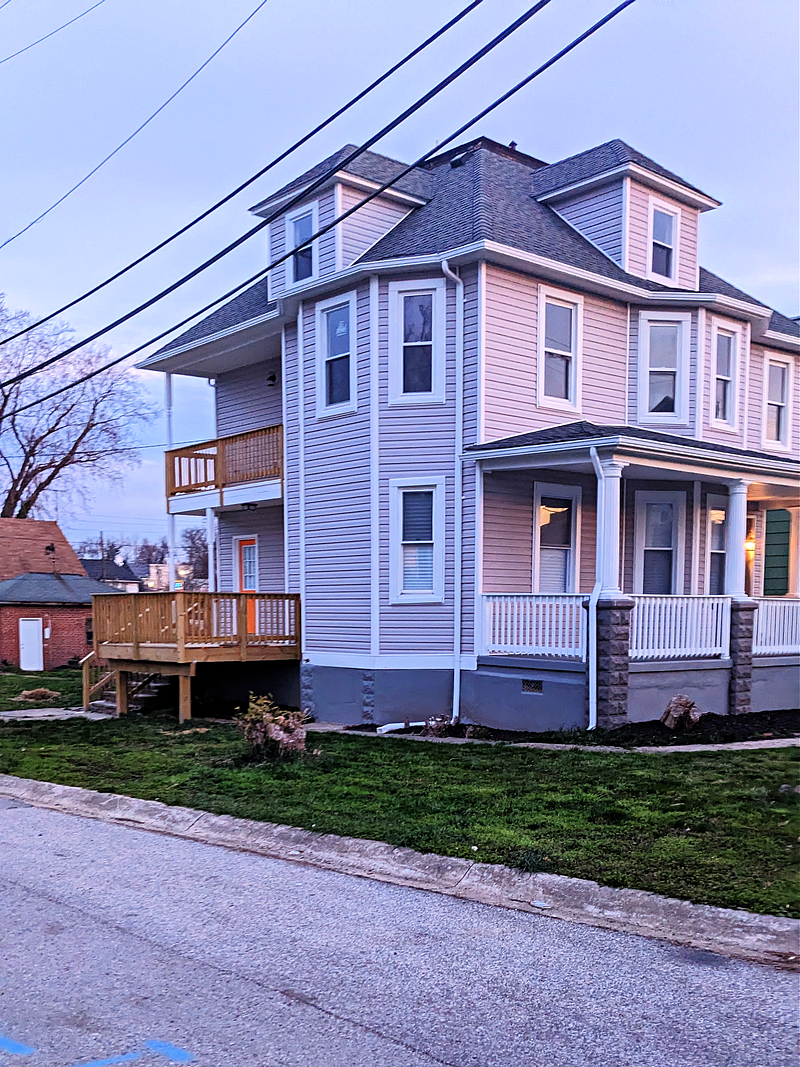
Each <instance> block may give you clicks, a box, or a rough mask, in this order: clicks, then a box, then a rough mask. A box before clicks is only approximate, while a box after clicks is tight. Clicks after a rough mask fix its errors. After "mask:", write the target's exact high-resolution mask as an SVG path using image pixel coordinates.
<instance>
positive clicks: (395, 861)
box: [0, 774, 800, 969]
mask: <svg viewBox="0 0 800 1067" xmlns="http://www.w3.org/2000/svg"><path fill="white" fill-rule="evenodd" d="M0 794H1V795H3V796H8V797H13V798H15V799H17V800H20V801H23V802H25V803H27V804H31V805H34V806H36V807H42V808H49V809H51V810H53V811H60V812H64V813H65V814H69V815H80V816H83V817H85V818H90V819H100V820H102V821H103V822H110V823H116V824H119V825H122V826H129V827H133V828H136V829H140V830H149V831H151V832H154V833H161V834H169V835H171V836H173V837H181V838H186V839H187V840H190V841H199V842H202V843H203V844H208V845H219V846H222V847H224V848H232V849H237V850H240V851H245V852H254V853H256V854H258V855H261V856H269V857H271V858H274V859H281V860H289V861H291V862H294V863H304V864H308V865H310V866H314V867H322V868H324V869H325V870H330V871H338V872H340V873H342V874H352V875H358V876H359V877H362V878H374V879H376V880H378V881H381V882H390V883H392V884H394V885H403V886H409V887H412V888H414V889H426V890H429V891H431V892H434V893H442V894H445V895H446V896H451V897H458V898H459V899H461V900H472V901H477V902H478V903H481V904H489V905H493V906H496V907H504V908H514V909H516V910H518V911H526V912H529V913H538V914H541V915H547V916H549V917H551V918H555V919H566V920H568V921H570V922H579V923H585V924H587V925H589V926H598V927H602V928H604V929H607V930H617V931H620V932H623V933H629V934H638V935H640V936H643V937H655V938H660V939H662V940H665V941H670V942H672V943H674V944H678V945H686V946H690V947H692V948H696V949H706V950H709V951H711V952H718V953H721V954H723V955H725V956H731V957H734V958H737V959H743V960H754V961H756V962H759V963H770V964H777V965H779V966H783V967H789V968H792V969H798V967H799V965H800V921H798V920H796V919H787V918H782V917H780V916H775V915H757V914H755V913H753V912H748V911H739V910H734V909H731V908H714V907H711V906H709V905H706V904H691V903H689V902H688V901H684V900H674V899H672V898H670V897H662V896H658V895H657V894H655V893H648V892H645V891H643V890H639V889H612V888H609V887H607V886H601V885H598V884H597V882H590V881H587V880H585V879H582V878H566V877H564V876H563V875H557V874H526V873H524V872H522V871H517V870H514V869H513V868H510V867H504V866H501V865H500V864H488V863H476V862H474V861H471V860H465V859H458V858H455V857H449V856H437V855H433V854H423V853H421V852H415V851H414V850H413V849H408V848H393V847H392V846H391V845H387V844H384V843H383V842H381V841H366V840H362V839H360V838H354V837H338V836H336V835H334V834H320V833H315V832H314V831H311V830H300V829H297V828H295V827H292V826H280V825H277V824H275V823H264V822H255V821H253V820H251V819H237V818H233V817H232V816H230V815H211V814H209V813H208V812H203V811H196V810H195V809H193V808H181V807H170V806H169V805H167V804H162V803H161V802H160V801H156V800H138V799H136V798H135V797H127V796H120V795H117V794H114V793H98V792H96V791H95V790H93V789H81V788H78V787H75V786H68V785H56V784H53V783H51V782H39V781H36V780H34V779H30V778H15V777H13V776H12V775H7V774H2V775H0Z"/></svg>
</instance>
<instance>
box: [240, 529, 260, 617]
mask: <svg viewBox="0 0 800 1067" xmlns="http://www.w3.org/2000/svg"><path fill="white" fill-rule="evenodd" d="M257 585H258V549H257V548H256V539H255V538H254V537H251V538H248V539H246V540H242V541H240V542H239V592H240V593H255V592H256V586H257ZM247 632H248V633H251V634H254V633H255V632H256V604H255V601H254V600H248V601H247Z"/></svg>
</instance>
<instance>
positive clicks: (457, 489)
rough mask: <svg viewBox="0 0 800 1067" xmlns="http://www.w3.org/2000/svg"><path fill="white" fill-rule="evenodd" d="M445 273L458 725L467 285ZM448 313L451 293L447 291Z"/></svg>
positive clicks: (453, 719)
mask: <svg viewBox="0 0 800 1067" xmlns="http://www.w3.org/2000/svg"><path fill="white" fill-rule="evenodd" d="M442 273H443V274H444V276H445V277H446V278H449V279H450V281H451V282H453V283H454V284H455V287H456V411H455V420H456V426H455V455H454V457H453V480H454V486H453V511H454V513H455V514H454V518H453V526H454V530H453V710H452V712H451V715H450V721H451V722H453V723H456V722H458V717H459V712H460V709H461V611H462V605H461V600H462V596H461V585H462V573H461V571H462V556H463V544H462V538H463V528H464V460H463V459H462V452H463V451H464V282H463V281H462V280H461V278H460V277H459V276H458V275H457V274H456V273H455V272H454V271H452V270H450V265H449V263H448V262H447V260H446V259H443V260H442ZM445 314H447V292H446V290H445Z"/></svg>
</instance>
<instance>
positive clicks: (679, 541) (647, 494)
mask: <svg viewBox="0 0 800 1067" xmlns="http://www.w3.org/2000/svg"><path fill="white" fill-rule="evenodd" d="M664 503H670V504H676V505H677V511H676V514H677V517H678V521H677V527H678V528H677V532H676V535H675V551H674V552H673V555H672V588H673V589H674V590H675V592H674V593H672V594H668V593H664V594H653V595H654V596H655V595H663V596H681V595H683V591H684V587H685V576H684V563H685V556H686V493H685V492H683V491H680V490H678V491H674V492H652V491H650V490H643V489H639V490H637V491H636V499H635V504H634V539H633V591H634V593H641V592H642V584H643V581H644V532H645V515H646V510H645V505H647V504H664Z"/></svg>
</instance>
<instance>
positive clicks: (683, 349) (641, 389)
mask: <svg viewBox="0 0 800 1067" xmlns="http://www.w3.org/2000/svg"><path fill="white" fill-rule="evenodd" d="M655 323H678V324H679V325H680V328H681V329H680V340H679V343H678V367H677V374H676V379H675V411H671V412H658V411H648V410H647V405H648V401H649V397H650V326H651V324H655ZM691 337H692V315H691V312H688V311H684V312H680V311H679V312H670V311H640V312H639V337H638V347H639V380H638V388H637V394H638V395H637V406H638V413H639V422H640V423H643V424H646V425H652V426H688V425H689V359H690V353H691Z"/></svg>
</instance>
